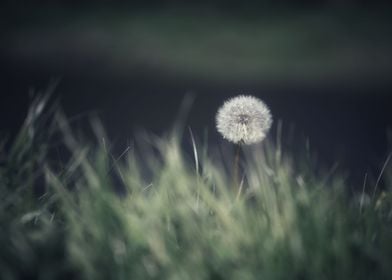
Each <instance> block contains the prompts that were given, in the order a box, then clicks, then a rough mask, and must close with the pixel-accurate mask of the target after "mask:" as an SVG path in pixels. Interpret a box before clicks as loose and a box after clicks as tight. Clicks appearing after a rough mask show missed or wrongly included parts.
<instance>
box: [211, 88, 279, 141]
mask: <svg viewBox="0 0 392 280" xmlns="http://www.w3.org/2000/svg"><path fill="white" fill-rule="evenodd" d="M271 125H272V117H271V113H270V111H269V109H268V107H267V105H265V104H264V102H263V101H261V100H260V99H258V98H256V97H253V96H244V95H241V96H237V97H234V98H232V99H229V100H227V101H226V102H225V103H224V104H223V106H222V107H221V108H220V109H219V110H218V113H217V115H216V128H217V130H218V132H219V133H221V134H222V136H223V138H225V139H227V140H228V141H230V142H233V143H235V144H254V143H258V142H261V141H262V140H263V139H264V138H265V136H266V134H267V132H268V131H269V129H270V128H271Z"/></svg>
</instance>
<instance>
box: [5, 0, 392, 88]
mask: <svg viewBox="0 0 392 280" xmlns="http://www.w3.org/2000/svg"><path fill="white" fill-rule="evenodd" d="M5 16H6V15H5ZM390 26H391V17H390V9H381V8H378V9H369V10H367V9H363V8H362V9H361V8H358V7H352V8H346V9H332V8H331V9H297V10H290V9H285V10H283V11H282V10H274V9H272V10H271V9H259V10H255V11H254V14H253V13H244V14H242V13H237V14H236V13H229V12H227V13H225V12H219V10H218V11H217V10H214V9H212V10H209V9H201V8H200V7H199V8H192V6H191V7H189V8H188V9H185V8H174V7H172V8H170V9H169V8H167V9H161V10H151V11H148V10H136V11H135V10H133V9H132V7H131V6H129V7H127V8H124V9H123V10H118V9H117V10H116V9H114V8H113V9H112V10H109V11H107V9H104V8H103V9H102V10H100V9H96V10H94V9H87V8H86V9H81V10H74V9H71V8H69V9H37V8H36V9H32V10H27V11H23V10H22V11H21V12H20V14H19V15H18V16H16V17H14V18H12V19H10V20H9V26H8V28H7V29H6V30H7V32H4V34H3V35H2V36H1V37H0V39H2V41H3V43H2V44H1V46H0V51H1V52H2V53H3V55H4V59H5V60H6V61H8V60H9V61H10V63H12V64H15V65H18V64H22V65H25V66H26V67H24V70H26V69H25V68H27V69H28V68H29V67H31V65H35V66H36V67H35V68H34V71H36V69H37V68H42V69H43V70H41V71H49V73H50V75H56V74H57V73H61V74H62V75H63V74H64V73H65V74H66V76H67V77H68V76H72V75H76V76H77V77H79V76H83V77H96V76H97V75H98V76H99V77H101V78H103V79H120V80H121V79H130V78H132V77H135V76H141V77H143V73H150V76H151V74H152V73H154V74H155V75H154V76H158V77H162V76H163V77H164V78H167V79H172V80H173V79H174V80H175V81H186V80H187V79H193V80H197V81H202V82H208V83H227V82H229V83H245V84H246V83H248V84H249V83H262V84H263V83H267V84H270V83H272V84H279V85H287V84H292V83H294V84H295V83H299V84H301V83H305V84H311V85H313V84H317V83H320V82H321V83H326V84H331V83H336V82H338V83H339V82H344V83H348V84H349V85H353V86H358V85H360V86H361V85H362V84H368V83H370V84H376V85H378V84H383V83H389V82H390V79H389V78H390V72H391V71H392V67H391V65H392V55H391V52H390V49H391V46H392V40H391V38H392V34H391V28H390ZM33 73H34V72H33Z"/></svg>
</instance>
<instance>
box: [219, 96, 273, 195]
mask: <svg viewBox="0 0 392 280" xmlns="http://www.w3.org/2000/svg"><path fill="white" fill-rule="evenodd" d="M271 125H272V117H271V113H270V111H269V109H268V107H267V105H265V104H264V102H263V101H261V100H260V99H258V98H256V97H253V96H244V95H240V96H237V97H234V98H232V99H229V100H227V101H226V102H225V103H224V104H223V106H222V107H221V108H220V109H219V110H218V113H217V115H216V128H217V130H218V132H219V133H220V134H222V136H223V138H225V139H227V140H228V141H230V142H233V143H234V144H236V146H237V149H236V153H235V159H234V168H233V171H234V172H233V183H234V185H235V186H238V185H239V189H238V193H237V198H238V197H239V196H240V194H241V191H242V186H243V184H242V182H241V183H239V180H238V173H239V163H240V151H241V145H243V144H246V145H249V144H255V143H259V142H261V141H263V139H264V138H265V136H266V134H267V133H268V131H269V129H270V128H271ZM241 181H242V180H241Z"/></svg>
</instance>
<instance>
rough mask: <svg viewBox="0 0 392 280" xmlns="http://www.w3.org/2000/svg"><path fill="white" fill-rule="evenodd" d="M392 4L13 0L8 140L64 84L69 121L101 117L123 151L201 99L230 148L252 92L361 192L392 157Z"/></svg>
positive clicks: (1, 52) (208, 125)
mask: <svg viewBox="0 0 392 280" xmlns="http://www.w3.org/2000/svg"><path fill="white" fill-rule="evenodd" d="M389 2H390V1H381V0H376V1H375V0H373V1H370V0H318V1H316V0H313V1H311V0H296V1H294V0H290V1H289V0H274V1H273V0H260V1H257V2H256V1H249V0H243V1H237V0H236V1H234V0H215V1H203V0H199V1H176V0H170V1H169V0H168V1H158V0H150V1H142V0H139V1H130V0H129V1H127V0H121V1H120V0H117V1H115V0H111V1H109V0H101V1H98V0H94V1H93V0H90V1H88V0H84V1H83V0H78V1H76V0H74V1H71V0H63V1H60V0H58V1H55V0H45V1H44V0H42V1H31V0H30V1H28V0H12V1H11V0H6V1H4V0H3V1H2V3H1V4H0V10H1V11H0V17H1V31H0V32H1V33H0V74H1V75H0V86H1V87H0V90H1V99H0V131H3V132H8V133H9V134H10V135H11V136H12V135H14V134H15V132H16V131H17V128H18V127H19V126H20V124H21V123H22V121H23V118H24V117H25V114H26V111H27V108H28V105H29V100H30V99H29V90H30V89H45V88H46V87H47V86H48V85H49V84H50V82H51V81H52V80H53V79H60V83H59V85H58V87H57V90H56V96H58V97H59V98H60V99H61V104H62V106H63V108H64V110H65V112H66V113H67V115H68V116H70V117H72V116H78V115H80V114H84V113H88V112H96V113H97V114H98V115H99V116H100V118H101V119H102V121H103V124H104V126H105V128H106V129H107V131H108V133H109V136H110V137H111V138H112V139H114V140H115V141H116V143H117V146H118V147H119V150H121V149H123V148H124V147H125V146H126V145H127V144H126V143H128V142H129V139H130V138H131V137H132V134H133V133H134V131H135V130H136V129H138V128H144V129H147V130H150V131H153V132H155V133H162V132H164V131H166V130H167V129H169V128H170V127H171V125H172V124H173V121H174V120H175V118H176V115H177V112H178V110H179V108H180V104H181V102H182V101H183V98H184V96H185V95H186V94H188V93H190V94H191V95H193V96H194V97H195V100H194V103H193V106H192V110H191V111H190V113H189V119H188V121H187V123H188V124H189V125H190V126H191V127H192V128H193V130H194V133H195V134H198V135H202V134H203V133H204V131H205V130H206V129H207V130H208V133H209V137H210V141H211V142H212V143H214V142H215V143H216V142H219V141H221V139H220V137H219V136H218V135H217V133H216V132H215V129H214V118H215V113H216V110H217V108H218V107H219V106H220V105H221V104H222V102H223V101H224V100H225V99H227V98H228V97H231V96H234V95H238V94H252V95H255V96H258V97H260V98H261V99H263V100H264V101H265V102H266V103H267V104H268V105H269V106H270V108H271V111H272V113H273V115H274V119H275V121H277V120H281V121H282V122H283V125H284V130H285V128H287V130H289V129H288V128H289V127H294V131H295V133H296V134H297V135H300V136H301V137H302V138H303V139H308V140H309V143H310V145H311V149H312V150H313V151H314V152H315V153H317V154H318V156H319V160H320V162H323V163H325V164H326V165H332V164H334V163H335V162H339V163H340V165H341V166H342V168H343V169H344V170H349V171H350V173H351V176H352V177H353V178H355V180H356V182H358V183H359V182H361V180H362V178H363V177H364V174H365V173H366V172H367V171H368V170H369V169H372V168H373V169H374V170H379V169H380V167H381V166H382V164H383V160H384V159H385V157H386V155H387V154H388V152H389V151H390V144H391V141H390V140H389V138H388V135H389V133H388V131H390V129H391V124H392V110H391V104H392V103H391V101H392V81H391V73H392V52H391V50H392V29H391V26H392V25H391V23H392V16H391V12H392V7H391V5H390V4H389ZM82 119H83V118H82ZM82 121H83V120H82ZM276 123H277V122H275V125H274V127H273V131H272V133H271V135H273V134H274V133H275V131H276ZM283 137H285V136H283ZM301 137H299V138H301ZM302 138H301V139H302ZM301 141H302V140H299V142H301ZM305 141H306V140H303V143H305ZM291 147H295V145H292V146H291Z"/></svg>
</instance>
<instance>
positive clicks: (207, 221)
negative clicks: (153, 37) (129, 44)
mask: <svg viewBox="0 0 392 280" xmlns="http://www.w3.org/2000/svg"><path fill="white" fill-rule="evenodd" d="M46 102H47V96H43V97H41V98H38V99H36V101H35V102H33V103H32V105H31V107H30V111H29V114H28V117H27V119H26V122H25V123H24V125H23V127H22V128H21V130H20V133H19V135H18V136H17V137H16V139H15V140H14V141H13V142H12V143H8V144H9V145H7V148H5V147H6V145H5V142H4V141H3V142H2V143H3V145H2V148H1V166H0V207H1V208H0V223H1V227H0V248H1V250H0V278H1V279H105V280H106V279H181V280H183V279H391V277H392V267H391V266H390V264H391V262H392V232H391V229H392V228H391V226H392V224H391V221H392V204H391V203H392V200H391V198H392V197H391V193H390V192H389V189H388V188H389V187H390V186H391V182H392V181H391V179H392V172H391V169H390V166H389V167H388V166H385V168H384V170H383V173H382V178H381V179H380V180H378V182H377V183H374V184H371V185H370V184H369V183H367V184H365V192H364V193H362V194H360V195H359V196H358V197H359V198H358V197H357V196H355V195H348V194H347V193H348V189H350V186H347V185H346V184H345V182H344V180H343V179H342V178H341V177H340V176H339V175H337V174H336V175H332V176H329V177H328V178H327V177H325V176H322V175H318V176H316V175H315V173H314V172H313V171H312V170H313V168H312V166H311V165H310V164H306V161H298V160H293V159H292V158H290V157H289V156H288V155H286V153H285V152H284V151H282V150H281V148H280V145H279V143H277V144H276V145H273V144H271V143H268V142H266V143H264V144H263V145H262V146H261V147H253V148H251V149H250V150H249V151H245V154H246V156H245V157H244V162H243V164H244V166H243V169H244V174H245V179H244V180H243V185H242V192H241V194H240V195H238V193H237V192H236V191H233V190H232V189H231V186H232V182H231V177H232V176H231V175H230V172H227V170H228V169H230V168H226V167H225V161H224V160H223V159H222V158H220V157H217V156H216V154H214V153H213V152H212V148H209V149H207V147H205V146H204V147H201V146H202V145H200V144H199V143H198V141H195V142H196V143H195V144H194V146H193V147H194V154H193V155H188V154H186V153H185V152H184V151H183V149H182V148H181V145H180V139H181V137H180V134H181V133H179V131H181V126H178V127H177V128H176V129H175V130H174V131H175V133H170V134H169V135H168V136H167V137H164V138H156V137H142V138H141V139H139V140H138V141H137V143H138V144H135V145H134V146H132V147H131V148H130V149H129V150H126V151H125V153H124V155H122V156H120V157H118V158H116V159H114V158H113V156H111V155H110V152H109V147H108V146H109V145H108V144H107V143H106V141H103V140H102V137H103V134H102V129H101V128H100V127H99V125H97V124H96V123H95V124H93V127H94V130H95V132H96V134H97V135H98V139H99V141H98V142H99V144H95V145H93V144H89V145H86V144H82V143H81V141H80V140H78V138H77V137H75V136H74V135H73V134H72V131H71V129H70V127H69V124H68V123H67V122H66V121H65V119H64V118H63V117H62V116H61V114H59V113H58V110H56V109H51V110H50V109H48V108H46V107H45V103H46ZM59 139H60V140H59ZM192 139H193V140H195V139H194V138H193V137H192ZM57 149H61V150H62V151H61V154H62V155H64V154H68V157H69V160H65V159H63V160H60V159H57V160H55V161H53V156H51V154H52V151H53V150H54V151H56V150H57ZM195 163H196V164H195ZM228 165H230V164H228ZM381 183H382V185H383V190H381ZM373 192H374V194H373ZM366 193H369V195H366Z"/></svg>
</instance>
